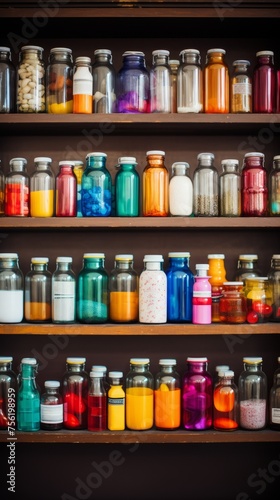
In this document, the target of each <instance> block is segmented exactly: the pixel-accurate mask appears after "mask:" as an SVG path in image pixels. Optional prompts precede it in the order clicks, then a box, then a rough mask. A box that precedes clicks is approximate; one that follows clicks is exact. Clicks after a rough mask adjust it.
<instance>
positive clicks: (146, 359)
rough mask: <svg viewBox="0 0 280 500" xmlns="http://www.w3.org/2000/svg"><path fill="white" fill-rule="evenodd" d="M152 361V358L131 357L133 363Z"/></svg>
mask: <svg viewBox="0 0 280 500" xmlns="http://www.w3.org/2000/svg"><path fill="white" fill-rule="evenodd" d="M148 363H150V358H130V364H131V365H147V364H148Z"/></svg>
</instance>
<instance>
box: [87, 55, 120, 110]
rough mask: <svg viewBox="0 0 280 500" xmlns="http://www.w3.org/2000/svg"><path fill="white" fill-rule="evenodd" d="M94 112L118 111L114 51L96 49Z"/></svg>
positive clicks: (93, 72) (93, 67)
mask: <svg viewBox="0 0 280 500" xmlns="http://www.w3.org/2000/svg"><path fill="white" fill-rule="evenodd" d="M92 77H93V112H94V113H114V112H115V111H116V72H115V68H114V66H113V62H112V51H111V50H109V49H96V50H95V51H94V62H93V65H92Z"/></svg>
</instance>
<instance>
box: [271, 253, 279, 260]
mask: <svg viewBox="0 0 280 500" xmlns="http://www.w3.org/2000/svg"><path fill="white" fill-rule="evenodd" d="M271 258H272V259H280V254H279V253H274V254H273V255H272V257H271Z"/></svg>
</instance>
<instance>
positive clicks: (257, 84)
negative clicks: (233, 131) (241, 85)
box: [253, 50, 276, 113]
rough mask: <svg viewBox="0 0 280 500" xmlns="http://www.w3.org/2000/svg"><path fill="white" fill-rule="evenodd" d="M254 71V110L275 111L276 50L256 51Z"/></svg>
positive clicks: (259, 111) (255, 111) (258, 111)
mask: <svg viewBox="0 0 280 500" xmlns="http://www.w3.org/2000/svg"><path fill="white" fill-rule="evenodd" d="M256 58H257V61H256V65H255V68H254V72H253V112H254V113H273V112H274V111H275V109H276V71H275V66H274V52H272V51H271V50H261V51H259V52H257V53H256Z"/></svg>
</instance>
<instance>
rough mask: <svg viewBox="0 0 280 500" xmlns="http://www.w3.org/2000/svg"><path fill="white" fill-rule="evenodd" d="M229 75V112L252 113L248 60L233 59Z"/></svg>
mask: <svg viewBox="0 0 280 500" xmlns="http://www.w3.org/2000/svg"><path fill="white" fill-rule="evenodd" d="M232 66H233V74H232V77H231V89H230V90H231V92H230V94H231V109H230V111H231V113H252V79H251V77H250V75H249V74H248V70H249V66H250V61H246V60H244V59H238V60H236V61H233V63H232Z"/></svg>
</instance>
